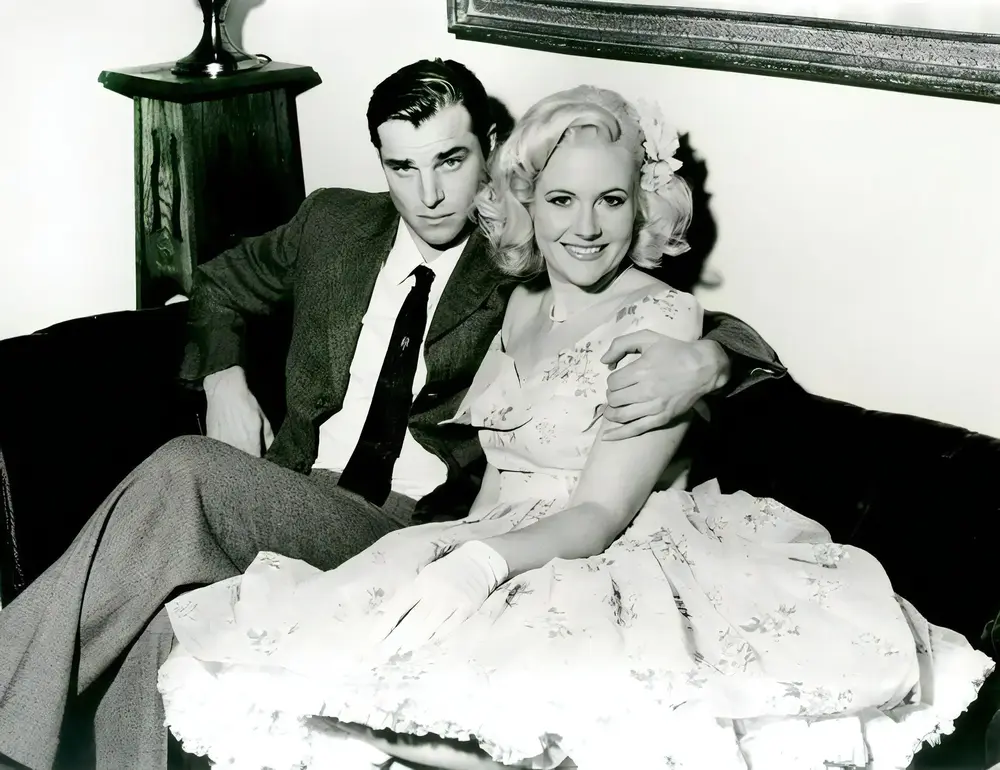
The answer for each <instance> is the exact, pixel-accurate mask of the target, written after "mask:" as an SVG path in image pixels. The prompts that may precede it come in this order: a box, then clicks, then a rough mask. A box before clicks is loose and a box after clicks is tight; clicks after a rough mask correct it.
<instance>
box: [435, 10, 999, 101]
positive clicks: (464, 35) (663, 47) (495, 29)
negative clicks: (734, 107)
mask: <svg viewBox="0 0 1000 770" xmlns="http://www.w3.org/2000/svg"><path fill="white" fill-rule="evenodd" d="M447 3H448V29H449V31H450V32H451V34H453V35H455V36H456V37H457V38H458V39H461V40H471V41H479V42H486V43H496V44H500V45H508V46H515V47H520V48H531V49H536V50H543V51H554V52H557V53H564V54H575V55H580V56H587V57H590V58H608V59H618V60H624V61H635V62H649V63H656V64H669V65H674V66H681V67H696V68H702V69H714V70H725V71H731V72H744V73H752V74H757V75H768V76H777V77H788V78H797V79H802V80H811V81H818V82H825V83H839V84H843V85H853V86H861V87H867V88H879V89H885V90H890V91H899V92H906V93H915V94H923V95H928V96H939V97H947V98H957V99H967V100H973V101H982V102H1000V34H988V33H979V32H960V31H950V30H936V29H928V28H918V27H903V26H890V25H884V24H874V23H868V22H860V21H847V20H833V19H823V18H815V17H801V16H788V15H780V14H767V13H755V12H747V11H735V10H734V11H729V10H709V9H704V8H698V7H695V5H696V3H697V0H694V2H693V3H692V7H678V5H677V4H676V3H674V4H671V5H670V6H666V5H660V4H657V3H656V2H655V0H654V1H653V2H650V0H646V3H645V4H628V3H623V2H606V1H602V0H447Z"/></svg>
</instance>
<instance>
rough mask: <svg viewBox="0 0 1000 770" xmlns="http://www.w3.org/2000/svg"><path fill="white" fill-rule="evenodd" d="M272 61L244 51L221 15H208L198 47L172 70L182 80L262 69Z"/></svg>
mask: <svg viewBox="0 0 1000 770" xmlns="http://www.w3.org/2000/svg"><path fill="white" fill-rule="evenodd" d="M269 61H270V59H269V58H268V57H266V56H254V55H253V54H249V53H247V52H246V51H243V50H241V49H240V48H239V47H237V45H236V44H235V43H234V42H233V41H232V40H231V39H230V37H229V33H228V32H227V31H226V24H225V21H223V20H222V19H221V18H219V16H217V15H216V16H214V17H212V16H206V18H205V30H204V32H203V34H202V36H201V42H200V43H198V47H197V48H195V49H194V50H193V51H192V52H191V53H189V54H188V55H187V56H185V57H184V58H183V59H179V60H178V61H177V62H176V63H175V64H174V66H173V69H171V70H170V71H171V72H172V73H173V74H174V75H180V76H183V77H209V78H214V77H218V76H219V75H233V74H236V73H239V72H246V71H247V70H255V69H257V68H259V67H263V66H264V65H265V64H267V62H269Z"/></svg>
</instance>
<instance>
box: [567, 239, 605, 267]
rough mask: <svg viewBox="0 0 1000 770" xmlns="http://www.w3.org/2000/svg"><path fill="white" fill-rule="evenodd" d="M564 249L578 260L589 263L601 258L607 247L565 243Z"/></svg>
mask: <svg viewBox="0 0 1000 770" xmlns="http://www.w3.org/2000/svg"><path fill="white" fill-rule="evenodd" d="M562 247H563V248H564V249H566V252H567V253H568V254H569V255H570V256H572V257H575V258H576V259H580V260H583V261H584V262H589V261H590V260H592V259H597V258H598V257H599V256H601V252H603V251H604V247H605V245H604V244H602V245H600V246H594V245H590V246H580V245H578V244H574V243H564V244H562Z"/></svg>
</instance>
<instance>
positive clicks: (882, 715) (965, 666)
mask: <svg viewBox="0 0 1000 770" xmlns="http://www.w3.org/2000/svg"><path fill="white" fill-rule="evenodd" d="M700 327H701V315H700V310H699V309H698V307H697V304H696V302H695V300H694V299H693V298H692V297H690V295H687V294H682V293H680V292H677V291H674V290H672V289H669V290H662V291H658V292H655V293H653V294H650V295H648V296H646V297H643V298H642V299H640V300H639V301H637V302H635V303H631V304H629V305H627V306H626V307H623V308H621V310H620V311H619V312H618V313H617V314H615V316H614V317H612V318H609V319H606V320H605V321H604V322H603V323H600V324H599V325H598V326H596V327H595V328H594V329H592V330H591V331H590V332H589V333H587V334H585V335H584V336H583V337H582V338H581V339H579V340H578V341H577V342H576V343H575V344H573V345H571V346H569V347H567V348H565V349H564V350H562V351H560V352H559V353H558V354H557V355H555V356H553V357H552V358H551V359H550V360H546V361H544V362H542V363H540V364H538V365H537V366H534V367H531V368H530V369H528V370H525V371H519V370H518V367H517V365H516V364H515V362H514V360H513V359H512V358H511V357H510V356H508V355H507V353H506V352H505V351H504V349H503V345H502V343H501V341H500V339H499V337H498V339H497V340H496V342H495V344H494V345H493V347H492V349H491V351H490V353H489V354H488V356H487V358H486V360H484V362H483V365H482V367H481V370H480V375H481V376H477V383H479V385H477V384H474V385H473V387H472V388H471V389H470V395H469V397H467V399H466V403H465V404H464V405H463V407H462V409H461V411H460V413H459V414H458V415H457V416H456V418H455V419H456V420H459V421H467V422H470V423H471V424H473V425H475V426H478V427H479V428H480V429H481V430H480V436H481V440H482V444H483V447H484V450H485V452H486V456H487V458H488V460H489V461H490V463H491V464H492V465H493V466H495V467H496V468H497V469H498V470H499V471H500V493H499V502H498V503H497V504H496V505H495V506H493V507H491V508H488V509H485V510H479V511H473V513H472V514H471V515H470V516H469V517H468V518H466V519H464V520H462V521H458V522H446V523H434V524H426V525H422V526H416V527H411V528H408V529H405V530H401V531H399V532H395V533H392V534H390V535H388V536H386V537H385V538H383V539H381V540H380V541H378V542H377V543H375V544H374V545H373V546H372V547H370V548H369V549H367V550H366V551H364V552H362V553H361V554H359V555H358V556H356V557H354V558H353V559H351V560H349V561H348V562H346V563H345V564H343V565H341V567H339V568H337V569H335V570H332V571H330V572H320V571H319V570H316V569H314V568H312V567H310V566H309V565H307V564H304V563H303V562H300V561H296V560H294V559H287V558H284V557H281V556H278V555H276V554H271V553H262V554H260V555H259V556H258V558H257V560H256V561H255V562H254V563H253V564H252V565H251V566H250V568H249V569H248V570H247V572H246V573H245V574H244V575H242V576H240V577H237V578H233V579H231V580H228V581H224V582H222V583H218V584H216V585H213V586H208V587H205V588H201V589H197V590H195V591H192V592H190V593H188V594H185V595H184V596H181V597H179V598H178V599H176V600H174V601H173V602H172V603H171V604H170V605H169V606H168V609H169V614H170V618H171V622H172V624H173V627H174V631H175V635H176V637H177V644H175V646H174V649H173V651H172V653H171V655H170V657H169V659H168V661H167V662H166V663H165V664H164V665H163V667H162V668H161V670H160V680H159V685H160V691H161V692H162V694H163V697H164V705H165V708H166V715H167V723H168V725H169V726H170V728H171V729H172V731H173V732H174V733H175V735H177V737H178V738H180V739H181V741H182V742H183V745H184V746H185V748H186V749H187V750H189V751H192V752H195V753H200V754H207V755H208V756H209V757H210V758H211V759H212V760H213V761H215V762H217V763H219V764H221V765H224V766H227V767H231V768H234V769H237V768H273V769H274V770H293V769H295V768H310V767H312V768H320V767H330V768H344V770H351V768H371V767H376V766H378V765H377V763H378V762H380V761H382V760H384V759H385V755H381V754H380V753H379V752H375V751H374V749H371V748H370V747H368V746H367V744H364V743H362V742H361V741H358V740H356V739H354V738H350V737H348V736H347V735H346V734H345V733H343V732H342V731H340V730H338V729H336V727H335V726H334V723H333V721H332V720H331V719H330V718H335V719H337V720H342V721H344V722H355V723H362V724H366V725H369V726H370V727H371V728H374V729H391V730H394V731H396V732H402V733H415V734H424V733H428V732H431V733H434V734H437V735H440V736H445V737H450V738H457V739H468V738H470V737H475V738H476V740H478V741H479V744H480V746H481V747H482V748H483V749H484V750H485V751H486V752H488V753H489V754H490V755H491V756H492V757H493V758H494V759H497V760H499V761H501V762H503V763H505V764H510V765H516V766H520V767H532V768H552V767H555V766H556V765H558V764H560V763H561V762H563V761H564V760H565V759H566V758H567V756H568V757H569V758H570V760H571V762H572V763H573V764H575V766H576V767H578V768H581V770H610V769H611V768H618V767H635V768H671V769H672V770H687V769H692V770H694V769H699V770H701V769H706V770H707V769H709V768H710V769H711V770H747V768H749V767H751V766H752V767H753V768H755V769H757V768H766V769H767V770H782V768H787V769H788V770H811V769H815V770H821V769H822V770H825V768H827V767H830V766H839V767H858V768H871V769H872V770H882V769H883V768H887V769H888V768H905V767H906V766H907V765H908V764H909V763H910V760H911V758H912V756H913V754H914V752H915V751H916V750H917V749H918V748H919V746H920V745H921V743H922V742H923V741H925V740H928V741H935V740H936V738H937V736H938V735H940V734H941V733H946V732H950V730H951V729H952V721H953V720H954V719H955V718H956V717H957V716H958V715H959V714H960V713H961V712H962V711H964V710H965V708H966V707H967V706H968V704H969V703H970V702H971V701H972V700H973V699H974V698H975V695H976V692H977V690H978V687H979V686H980V685H981V684H982V681H983V679H984V677H985V676H986V675H987V674H988V673H989V672H990V671H991V670H992V668H993V664H992V662H991V661H990V660H989V659H988V658H987V657H986V656H985V655H983V654H982V653H979V652H977V651H975V650H973V649H972V648H971V647H970V645H969V644H968V643H967V642H966V640H965V639H964V638H963V637H961V636H959V635H957V634H955V633H953V632H951V631H948V630H946V629H942V628H938V627H936V626H933V625H930V624H929V623H927V622H926V621H925V620H924V619H923V618H922V617H921V616H920V614H919V613H918V612H917V611H916V610H915V609H914V608H913V607H912V606H910V605H909V604H908V603H907V602H906V601H905V600H903V599H901V598H899V597H897V596H895V595H894V593H893V590H892V586H891V584H890V582H889V579H888V578H887V576H886V575H885V573H884V571H883V570H882V568H881V567H880V565H879V564H878V562H877V561H876V560H875V559H874V558H873V557H871V556H870V555H869V554H867V553H865V552H864V551H861V550H859V549H857V548H852V547H850V546H841V545H836V544H833V543H831V542H830V538H829V535H828V533H827V532H826V531H825V530H824V529H823V528H822V527H821V526H820V525H818V524H816V523H815V522H813V521H811V520H809V519H807V518H805V517H803V516H800V515H799V514H797V513H795V512H793V511H791V510H789V509H788V508H786V507H784V506H782V505H781V504H779V503H777V502H775V501H773V500H768V499H756V498H753V497H751V496H750V495H748V494H745V493H736V494H732V495H724V494H722V493H721V492H720V490H719V488H718V486H717V485H716V484H715V483H709V484H705V485H702V486H701V487H698V488H697V489H695V490H693V491H691V492H687V491H684V490H681V489H668V490H666V491H661V492H656V493H654V494H653V495H652V496H651V497H650V499H649V501H648V503H647V504H646V505H645V507H644V508H643V509H642V510H641V512H640V513H639V514H638V515H637V516H636V517H635V519H634V520H633V522H632V523H631V525H630V526H629V527H628V529H627V530H626V531H625V532H624V533H623V534H622V535H621V536H620V537H619V538H618V539H617V540H616V541H615V542H614V544H612V545H611V546H610V547H609V548H608V549H607V551H605V552H604V553H602V554H599V555H595V556H593V557H590V558H588V559H578V560H562V559H554V560H553V561H551V562H550V563H548V564H547V565H545V566H544V567H542V568H540V569H536V570H533V571H531V572H527V573H524V574H522V575H520V576H518V577H515V578H513V579H511V580H509V581H508V582H507V583H505V584H504V585H501V586H500V587H499V588H498V589H497V590H496V591H495V592H494V593H493V595H492V596H491V597H490V598H489V599H488V600H487V601H486V603H485V604H484V605H483V607H482V609H481V610H480V611H479V612H478V613H477V614H476V615H474V616H473V617H472V618H471V619H470V620H468V621H467V622H466V623H465V624H463V625H462V626H460V627H459V628H458V629H457V630H456V631H455V633H454V634H452V635H451V636H448V637H446V638H445V639H444V640H442V641H440V642H434V643H431V644H428V645H425V646H424V647H422V648H420V649H418V650H416V651H413V652H412V653H407V654H404V655H401V656H395V657H393V658H391V659H389V660H375V659H373V658H372V657H371V656H372V653H371V650H372V646H371V643H370V641H371V640H370V639H369V637H368V636H367V633H368V631H369V627H370V623H371V617H372V612H373V610H374V609H376V608H377V607H378V606H379V605H380V604H381V603H382V602H383V601H385V600H386V599H388V598H389V597H390V596H392V594H393V593H394V592H395V591H396V590H397V588H398V587H399V586H400V585H402V584H404V583H406V582H407V581H410V580H412V578H413V576H414V575H415V574H416V573H417V572H418V571H419V569H420V568H421V567H422V566H424V565H425V564H427V563H428V562H430V561H432V560H433V559H435V558H437V557H438V556H440V555H441V554H442V553H445V552H447V550H449V549H450V548H452V547H453V546H454V545H455V544H458V543H461V542H464V541H466V540H469V539H475V538H484V537H489V536H491V535H496V534H500V533H503V532H507V531H510V530H512V529H516V528H518V527H523V526H525V525H527V524H530V523H531V522H534V521H537V520H538V519H540V518H542V517H544V516H546V515H548V514H549V513H551V512H554V511H558V510H560V509H561V508H562V507H563V506H565V505H566V503H567V501H568V499H569V496H570V494H571V492H572V490H573V488H574V485H575V483H576V481H577V479H578V478H579V476H580V473H581V471H582V470H583V468H584V465H585V463H586V460H587V455H588V452H589V449H590V447H591V445H592V443H593V441H594V438H595V435H596V433H597V430H598V425H599V422H600V418H601V415H602V412H603V409H604V403H603V399H604V394H605V387H606V385H605V381H606V378H607V375H608V373H609V370H608V368H607V367H606V366H605V365H603V364H601V362H600V357H601V354H602V353H603V351H604V350H606V349H607V346H608V344H609V343H610V341H611V340H612V339H613V338H614V337H616V336H619V335H620V334H623V333H626V332H629V331H633V330H635V329H636V328H646V329H653V330H656V331H659V332H661V333H664V334H667V335H671V336H674V337H677V338H681V339H693V338H694V337H696V336H697V335H698V334H699V332H700ZM483 383H485V386H484V385H483ZM564 766H567V765H564Z"/></svg>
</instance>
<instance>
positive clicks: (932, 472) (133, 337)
mask: <svg viewBox="0 0 1000 770" xmlns="http://www.w3.org/2000/svg"><path fill="white" fill-rule="evenodd" d="M185 313H186V308H185V305H183V304H178V305H170V306H167V307H164V308H157V309H153V310H142V311H131V312H121V313H110V314H106V315H100V316H95V317H88V318H81V319H76V320H73V321H67V322H65V323H61V324H57V325H56V326H53V327H50V328H48V329H45V330H42V331H40V332H37V333H35V334H31V335H25V336H22V337H16V338H11V339H7V340H0V515H2V516H3V519H4V527H3V528H2V531H0V601H2V603H3V604H8V603H9V602H10V601H12V600H13V599H14V597H15V596H16V595H17V594H18V592H20V591H21V590H23V588H24V587H25V586H26V585H27V584H28V583H30V582H31V580H32V579H34V578H35V577H37V576H38V575H39V574H40V573H41V572H42V571H43V570H44V569H45V568H46V567H47V566H48V565H49V564H51V563H52V562H53V561H54V560H55V559H56V558H57V557H58V555H59V554H60V553H61V552H62V551H63V550H64V549H65V548H66V546H68V545H69V543H70V541H71V540H72V539H73V538H74V537H75V535H76V533H77V532H78V531H79V529H80V527H81V526H82V524H83V522H84V521H85V520H86V519H87V517H88V516H89V515H90V513H91V512H92V511H93V510H94V508H96V506H97V505H98V504H99V503H100V501H101V500H102V499H103V498H104V497H105V496H107V494H108V493H109V492H111V491H112V490H113V489H114V487H115V486H116V485H117V483H118V482H119V481H120V480H121V479H122V478H123V477H124V476H125V475H126V474H127V473H128V472H129V471H130V470H131V469H132V468H133V467H134V466H135V465H137V464H138V463H139V462H140V461H142V460H143V459H144V458H145V457H146V456H148V455H149V454H150V453H151V452H152V451H153V450H155V449H156V448H157V447H158V446H160V445H161V444H163V443H164V442H165V441H167V440H169V439H170V438H172V437H174V436H178V435H182V434H190V433H200V432H202V426H203V425H204V418H203V412H204V400H203V397H202V396H201V394H200V393H198V392H196V391H192V390H190V389H188V388H185V387H184V386H183V385H181V384H180V382H179V381H178V380H177V377H176V375H177V371H178V367H179V362H180V357H181V354H182V347H183V340H184V336H185V330H184V318H185ZM286 327H287V324H283V323H281V322H280V319H279V322H277V323H275V322H273V321H271V322H268V323H267V324H266V325H263V326H261V327H260V328H259V329H257V330H251V334H250V335H249V336H250V339H251V340H254V341H255V342H254V344H253V345H251V347H250V349H249V353H248V356H249V358H248V361H247V366H248V373H249V376H250V380H251V386H252V387H253V388H254V391H255V392H256V393H257V395H258V398H259V399H260V401H261V403H262V405H263V406H264V408H265V411H267V412H268V413H269V416H270V417H271V419H272V423H274V424H275V427H277V421H278V420H280V417H281V412H282V410H283V403H282V401H283V399H282V395H281V376H282V374H283V365H282V358H283V355H282V350H283V345H284V344H285V342H286V341H287V334H286V332H285V331H282V330H283V329H284V328H286ZM694 449H695V462H694V466H693V469H692V474H693V479H692V481H695V482H697V481H700V480H704V479H708V478H712V477H717V478H718V479H719V481H720V484H721V485H722V487H723V489H724V490H725V491H732V490H735V489H745V490H747V491H748V492H750V493H752V494H755V495H759V496H770V497H774V498H776V499H778V500H781V501H782V502H784V503H785V504H786V505H789V506H790V507H792V508H793V509H795V510H798V511H800V512H801V513H803V514H805V515H807V516H810V517H812V518H814V519H817V520H819V521H820V522H822V523H823V524H824V525H825V526H826V527H827V528H828V529H829V530H830V532H831V534H832V535H833V537H834V540H836V541H839V542H846V543H850V544H853V545H856V546H859V547H862V548H865V549H866V550H868V551H870V552H871V553H873V554H874V555H875V556H876V557H878V558H879V559H880V560H881V562H882V563H883V564H884V565H885V567H886V570H887V571H888V573H889V575H890V577H891V578H892V580H893V583H894V586H895V588H896V590H897V592H898V593H899V594H901V595H903V596H905V597H907V598H908V599H909V600H910V601H912V602H913V603H914V604H915V605H916V606H917V607H918V608H920V610H921V611H922V612H923V613H924V614H925V615H927V617H928V619H929V620H931V621H932V622H935V623H938V624H940V625H944V626H948V627H950V628H953V629H955V630H957V631H960V632H961V633H963V634H964V635H966V637H967V638H968V639H969V640H970V641H971V642H972V643H973V644H975V645H976V646H978V647H979V648H980V649H983V650H984V651H985V652H987V654H989V655H991V656H993V657H994V658H997V657H1000V622H997V624H996V626H995V625H994V622H995V621H996V619H997V616H998V613H1000V586H998V585H997V582H996V581H995V580H994V575H995V574H996V572H997V571H998V570H997V568H996V567H994V550H993V544H994V542H996V538H995V536H994V535H992V534H991V532H992V529H993V526H994V525H995V523H996V522H997V520H998V519H1000V481H998V476H1000V474H998V471H1000V440H998V439H993V438H990V437H987V436H983V435H978V434H975V433H971V432H969V431H966V430H963V429H960V428H956V427H954V426H949V425H944V424H941V423H935V422H932V421H929V420H924V419H920V418H916V417H909V416H904V415H898V414H888V413H881V412H873V411H868V410H864V409H860V408H858V407H856V406H853V405H850V404H846V403H842V402H838V401H832V400H829V399H825V398H820V397H818V396H814V395H811V394H808V393H807V392H805V391H804V390H803V389H802V388H801V387H799V385H798V384H797V383H795V381H794V380H793V379H792V378H790V377H786V378H784V379H782V380H777V381H772V382H768V383H765V384H763V385H759V386H756V387H754V388H751V389H749V390H746V391H744V392H743V393H741V394H739V395H737V396H735V397H732V398H728V399H724V400H721V401H718V402H716V403H714V404H713V406H712V420H711V422H710V425H709V428H708V430H706V431H703V432H702V434H701V438H700V440H699V442H698V444H697V446H696V447H695V448H694ZM998 679H1000V675H994V676H993V677H991V678H990V679H989V680H988V681H987V683H986V685H985V686H984V688H983V692H982V694H981V697H980V699H979V700H978V701H977V702H976V703H975V704H974V705H973V708H972V709H970V711H969V712H968V713H967V714H965V715H964V716H963V717H962V719H961V720H960V721H959V725H958V728H957V730H956V732H955V734H954V735H953V736H951V737H949V738H946V739H945V740H944V741H943V742H942V744H941V746H939V747H937V748H933V749H925V750H923V751H922V752H920V754H918V758H917V763H916V765H915V766H916V767H942V768H944V767H947V768H970V769H971V768H982V767H984V766H985V765H986V761H987V759H988V761H989V763H990V764H992V763H996V762H1000V746H996V745H993V744H995V743H996V742H997V739H996V737H994V736H993V735H990V736H989V739H988V740H986V738H985V736H986V735H987V723H988V722H989V721H990V718H991V717H992V716H993V715H994V713H997V708H998V705H1000V692H998V691H1000V687H998V685H997V680H998ZM993 730H994V731H995V732H996V733H1000V715H998V719H997V720H995V723H994V727H993ZM991 732H992V731H991ZM986 743H990V744H991V746H992V749H991V752H992V755H991V756H989V757H988V758H987V757H984V745H985V744H986Z"/></svg>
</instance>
